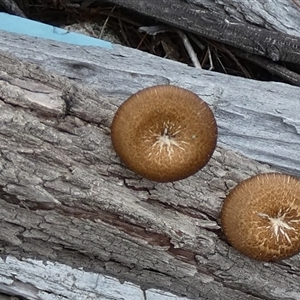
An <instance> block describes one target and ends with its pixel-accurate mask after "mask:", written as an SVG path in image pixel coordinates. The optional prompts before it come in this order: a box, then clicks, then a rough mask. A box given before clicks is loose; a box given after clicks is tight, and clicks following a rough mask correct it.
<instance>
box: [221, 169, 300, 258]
mask: <svg viewBox="0 0 300 300" xmlns="http://www.w3.org/2000/svg"><path fill="white" fill-rule="evenodd" d="M221 225H222V230H223V232H224V234H225V236H226V238H227V240H228V241H229V243H230V244H231V245H232V246H233V247H235V248H236V249H237V250H238V251H240V252H241V253H243V254H245V255H247V256H249V257H251V258H254V259H257V260H263V261H275V260H279V259H284V258H287V257H290V256H292V255H295V254H297V253H298V252H300V180H299V179H298V178H295V177H292V176H289V175H285V174H279V173H267V174H260V175H256V176H253V177H251V178H249V179H247V180H244V181H242V182H241V183H239V184H238V185H237V186H236V187H235V188H234V189H233V190H232V191H231V192H230V193H229V194H228V196H227V197H226V199H225V201H224V203H223V207H222V211H221Z"/></svg>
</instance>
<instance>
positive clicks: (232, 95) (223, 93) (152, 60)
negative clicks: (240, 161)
mask: <svg viewBox="0 0 300 300" xmlns="http://www.w3.org/2000/svg"><path fill="white" fill-rule="evenodd" d="M34 41H36V40H35V39H32V38H29V37H26V39H25V38H23V39H21V40H20V39H18V36H17V35H13V34H7V33H4V32H1V31H0V49H2V50H4V51H7V52H13V53H14V54H15V55H17V56H18V57H20V58H25V59H26V60H28V61H31V62H38V64H39V65H40V66H43V67H44V68H46V69H47V70H50V71H55V72H56V73H57V74H60V75H66V76H68V77H70V78H72V79H74V80H76V81H77V82H81V83H83V84H85V85H90V86H92V87H93V88H94V89H95V90H97V91H99V92H102V93H103V92H105V93H106V94H107V95H112V96H113V97H114V98H115V99H117V104H116V105H119V104H120V103H121V102H122V101H124V99H126V98H127V97H128V96H129V95H130V94H132V93H134V92H136V91H137V90H139V89H142V88H144V87H146V86H150V85H155V84H177V85H180V86H182V87H185V88H187V89H190V90H192V91H194V92H195V93H197V94H198V95H200V96H201V97H202V98H203V99H204V100H205V101H207V102H208V103H209V104H211V105H212V107H213V109H214V111H215V115H216V117H217V122H218V125H219V143H220V145H224V146H226V148H229V149H231V150H234V151H238V152H241V153H242V154H244V155H246V156H247V157H250V158H252V159H256V160H258V161H261V162H266V163H269V164H270V165H272V166H274V167H276V168H279V169H281V170H284V171H287V172H289V173H291V174H294V175H298V176H300V164H299V161H300V152H299V147H300V139H299V133H300V119H299V115H298V112H299V111H300V93H299V87H293V86H290V85H287V84H282V83H274V82H259V81H255V80H248V79H243V78H237V77H233V76H227V75H223V74H218V73H215V72H208V71H204V70H202V71H200V70H196V69H194V68H190V67H187V66H185V65H183V64H180V63H177V62H174V61H168V60H165V59H161V58H158V57H154V56H152V55H149V54H146V53H143V52H140V51H136V50H133V49H129V48H126V47H121V46H118V45H113V46H112V49H102V48H97V49H96V48H89V47H86V48H84V47H75V46H74V47H72V46H67V48H66V47H65V46H63V45H61V44H59V43H55V42H54V41H50V42H49V41H46V40H45V41H44V40H38V42H37V41H36V42H34ZM37 45H38V46H37ZM94 115H96V112H93V115H92V116H91V115H90V116H89V117H90V118H93V120H97V121H99V120H98V118H97V116H94ZM111 115H112V113H110V116H111ZM106 124H108V122H106Z"/></svg>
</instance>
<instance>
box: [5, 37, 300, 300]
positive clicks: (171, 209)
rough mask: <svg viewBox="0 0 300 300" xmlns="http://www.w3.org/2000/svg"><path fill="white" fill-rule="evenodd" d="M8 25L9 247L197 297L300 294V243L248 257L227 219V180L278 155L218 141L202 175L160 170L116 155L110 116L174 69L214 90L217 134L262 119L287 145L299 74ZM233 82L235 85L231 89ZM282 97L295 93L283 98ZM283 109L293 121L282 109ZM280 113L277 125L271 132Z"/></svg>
mask: <svg viewBox="0 0 300 300" xmlns="http://www.w3.org/2000/svg"><path fill="white" fill-rule="evenodd" d="M1 34H2V39H1V41H2V43H0V48H1V49H3V50H5V51H6V52H5V53H4V52H1V56H0V71H1V73H0V105H1V114H0V124H1V126H0V145H1V158H0V170H1V171H0V186H1V189H0V216H1V226H2V230H1V232H0V241H1V252H2V255H3V256H4V255H7V254H10V255H14V256H15V257H18V258H21V257H28V256H29V257H36V258H42V259H47V260H52V261H58V262H62V263H65V264H68V265H71V266H74V267H83V268H85V269H86V270H93V271H94V272H99V273H103V274H111V275H114V276H116V277H118V278H119V279H123V280H125V279H126V280H129V281H132V282H135V283H138V284H140V285H141V286H142V287H144V288H149V287H157V288H161V289H164V290H169V291H172V292H173V293H177V294H179V295H186V296H188V297H190V298H193V299H274V298H275V299H276V298H280V299H299V268H300V260H299V256H295V257H293V258H291V259H288V260H285V261H283V262H277V263H261V262H255V261H252V260H250V259H248V258H247V257H244V256H242V255H240V254H239V253H237V252H236V251H235V250H234V249H233V248H232V247H230V246H229V245H228V244H227V243H226V241H225V240H224V238H223V235H222V232H221V230H220V227H219V222H218V217H219V212H220V208H221V205H222V201H223V199H224V197H225V195H226V192H227V191H228V190H229V189H230V188H232V187H233V186H234V185H235V184H236V183H238V182H240V181H241V180H242V179H245V178H247V177H249V176H251V175H254V174H257V173H260V172H269V171H271V170H272V169H271V168H270V167H268V166H267V165H262V164H260V163H258V162H254V161H251V160H249V159H247V158H245V157H243V156H241V155H239V154H235V153H233V152H231V151H230V150H226V149H224V148H220V147H218V149H217V150H216V151H215V153H214V155H213V158H212V159H211V161H210V162H209V164H208V165H207V166H206V167H205V168H204V169H203V170H201V171H200V172H198V173H197V174H195V175H194V176H191V177H189V178H187V179H186V180H182V181H179V182H174V183H167V184H156V183H153V182H150V181H147V180H145V179H142V178H140V177H138V176H137V175H135V174H133V173H132V172H130V171H129V170H127V169H126V167H124V166H123V165H122V164H121V163H120V161H119V159H118V157H117V156H116V155H115V153H114V151H113V149H112V147H111V142H110V135H109V126H110V123H111V120H112V116H113V114H114V112H115V111H116V109H117V107H118V106H119V105H120V103H121V102H122V101H124V100H125V99H126V97H127V96H128V94H130V93H131V92H133V91H136V90H138V89H140V88H142V87H145V86H149V85H153V84H158V83H176V84H178V85H181V86H183V87H186V88H191V89H192V90H194V91H196V92H198V94H200V95H201V96H202V97H203V98H204V99H205V100H207V101H208V102H210V103H211V104H212V106H213V109H214V110H215V112H216V116H217V121H218V124H219V126H220V138H222V137H223V138H224V137H225V138H226V136H227V137H229V136H231V135H236V136H238V137H240V135H238V134H236V133H234V132H235V131H234V130H232V132H231V126H232V122H237V124H238V123H240V124H243V127H242V128H240V129H241V130H242V131H243V132H245V134H247V132H249V131H250V132H251V130H254V132H255V131H256V133H257V134H258V132H257V130H258V129H257V128H258V127H257V126H264V127H263V128H264V129H265V134H266V135H267V136H269V137H270V141H271V140H272V141H273V142H275V143H276V144H277V147H276V150H275V151H276V152H278V153H280V151H282V149H283V148H284V147H286V145H281V144H280V142H278V137H280V138H282V139H286V140H287V142H289V143H290V145H292V144H293V143H295V138H296V137H298V138H299V133H298V132H299V131H297V128H298V129H299V127H298V126H299V119H298V113H297V108H298V107H299V104H298V102H296V101H294V100H293V101H292V100H289V99H290V97H291V96H292V97H294V98H296V97H298V96H297V95H298V93H299V88H294V87H290V86H287V85H284V84H275V83H256V82H253V81H246V80H244V79H239V78H233V77H232V78H228V77H227V76H224V75H220V74H212V73H209V72H204V71H201V70H195V69H192V68H188V67H186V66H183V65H181V64H178V63H174V62H169V61H165V60H163V59H159V58H154V57H152V56H150V55H147V54H144V53H140V52H138V51H134V50H130V49H126V48H122V47H113V49H93V48H89V47H81V48H79V47H72V46H68V47H61V46H60V44H58V43H55V42H52V41H51V42H49V41H44V42H41V41H38V43H33V42H32V41H34V39H33V40H31V39H30V38H26V40H23V41H22V39H20V38H19V39H18V43H22V45H21V44H19V45H18V43H16V38H17V36H15V35H9V34H3V33H1ZM10 41H14V42H10ZM43 43H45V44H43ZM12 45H13V46H12ZM17 45H18V46H17ZM36 47H38V49H37V48H36ZM41 47H42V48H41ZM24 49H27V50H24ZM41 49H44V51H43V52H42V51H41ZM81 51H82V52H81ZM132 51H134V52H132ZM8 52H13V53H15V55H17V56H19V57H23V61H19V60H17V59H15V58H14V57H12V56H10V55H9V54H7V53H8ZM37 53H38V55H37ZM42 53H43V54H42ZM76 53H77V54H76ZM51 55H52V56H51ZM70 57H71V58H70ZM25 58H26V60H27V61H32V62H34V61H35V62H36V63H37V64H39V65H40V66H43V67H42V68H41V67H39V66H37V65H36V64H32V63H27V62H25V61H24V60H25ZM142 59H143V61H141V60H142ZM114 63H117V65H114ZM145 66H147V67H145ZM44 69H46V70H44ZM171 70H173V71H171ZM58 74H60V75H65V76H64V77H61V76H60V75H58ZM157 74H159V75H157ZM168 74H169V75H168ZM66 76H67V77H69V78H70V79H68V78H67V77H66ZM76 81H77V83H76ZM208 81H210V82H211V83H212V85H210V86H209V85H207V86H206V83H207V82H208ZM78 82H82V83H84V84H82V83H78ZM230 85H233V86H235V87H239V88H237V90H236V91H234V92H232V91H231V92H230V91H229V90H230V88H228V87H229V86H230ZM221 86H223V87H226V88H223V89H221V88H220V87H221ZM253 87H256V88H257V89H258V90H259V91H254V90H253ZM250 91H251V92H250ZM244 93H246V96H241V95H242V94H244ZM278 93H279V94H278ZM247 94H248V95H247ZM261 94H263V95H265V96H266V101H264V102H261V100H260V95H261ZM273 94H276V95H274V97H273V99H272V98H271V96H272V95H273ZM250 95H251V97H250ZM231 98H232V99H234V98H236V101H237V102H236V103H234V102H233V105H236V109H233V108H232V107H231V106H230V101H229V100H231ZM267 99H269V100H267ZM250 100H251V101H250ZM243 101H244V104H242V103H243ZM281 101H283V102H284V101H290V104H291V105H294V107H290V108H287V109H286V110H284V109H283V108H280V103H281ZM274 103H275V104H274ZM293 103H294V104H293ZM295 103H296V104H295ZM272 105H273V106H272ZM275 106H276V107H275ZM277 110H278V111H279V112H278V111H277ZM259 114H263V116H264V117H265V118H264V119H262V120H260V118H259V117H258V116H259ZM277 114H280V117H277ZM228 115H229V117H228ZM240 116H243V117H242V119H239V117H240ZM246 116H247V117H246ZM255 116H256V117H257V119H256V118H255ZM287 116H289V118H288V117H287ZM286 119H288V120H287V121H286V122H288V123H289V124H293V125H290V126H292V127H289V126H286V123H285V122H282V120H286ZM269 120H270V122H273V123H270V124H269V123H268V122H269ZM275 125H276V126H277V127H276V137H275V134H274V136H272V135H270V130H271V129H270V128H273V129H274V126H275ZM269 126H270V127H269ZM224 128H225V130H224ZM289 128H293V130H291V131H290V130H289ZM271 133H272V131H271ZM253 138H254V139H255V138H256V136H254V135H253ZM233 141H234V139H233ZM228 143H229V144H231V142H230V141H228ZM297 143H298V142H297ZM231 146H232V147H235V145H234V143H233V144H231ZM256 146H257V144H256ZM244 147H245V148H247V145H244ZM245 148H244V149H245ZM248 151H249V152H251V150H249V149H248ZM262 153H263V151H262ZM282 153H284V152H282ZM295 153H296V154H295V155H299V154H298V152H296V151H295ZM254 155H257V153H256V152H255V149H254ZM287 156H289V155H287ZM287 156H285V158H286V159H287V161H288V157H287ZM266 157H268V158H270V157H271V158H272V155H269V154H268V155H266ZM259 158H260V160H261V161H264V159H263V155H262V156H259ZM271 158H270V159H271ZM298 158H299V156H298ZM298 158H297V156H294V157H293V158H292V159H294V160H295V159H298ZM284 165H285V164H283V166H284ZM287 168H288V167H287ZM297 168H298V167H297V166H294V167H290V168H289V170H290V171H291V172H292V171H293V172H294V173H297V172H298V171H299V169H297Z"/></svg>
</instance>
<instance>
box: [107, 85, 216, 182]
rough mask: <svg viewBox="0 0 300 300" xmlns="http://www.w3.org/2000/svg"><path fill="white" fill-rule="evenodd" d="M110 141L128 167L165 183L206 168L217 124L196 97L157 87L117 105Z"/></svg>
mask: <svg viewBox="0 0 300 300" xmlns="http://www.w3.org/2000/svg"><path fill="white" fill-rule="evenodd" d="M111 138H112V144H113V147H114V149H115V151H116V152H117V154H118V155H119V156H120V158H121V160H122V161H123V162H124V163H125V164H126V165H127V166H128V168H129V169H131V170H132V171H134V172H136V173H137V174H139V175H141V176H143V177H145V178H147V179H150V180H154V181H157V182H168V181H176V180H180V179H183V178H186V177H188V176H190V175H192V174H194V173H195V172H197V171H198V170H199V169H201V168H202V167H203V166H205V165H206V163H207V162H208V161H209V159H210V157H211V155H212V153H213V151H214V149H215V147H216V141H217V126H216V121H215V118H214V115H213V113H212V111H211V109H210V108H209V106H208V105H207V104H206V103H205V102H204V101H203V100H202V99H200V98H199V97H198V96H197V95H196V94H195V93H193V92H191V91H189V90H186V89H183V88H179V87H176V86H171V85H165V86H164V85H161V86H153V87H150V88H146V89H144V90H141V91H139V92H137V93H136V94H134V95H132V96H130V97H129V98H128V99H127V100H126V101H125V102H124V103H123V104H122V105H121V106H120V108H119V109H118V111H117V112H116V114H115V117H114V119H113V122H112V126H111Z"/></svg>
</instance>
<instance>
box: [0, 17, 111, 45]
mask: <svg viewBox="0 0 300 300" xmlns="http://www.w3.org/2000/svg"><path fill="white" fill-rule="evenodd" d="M0 30H4V31H9V32H14V33H19V34H25V35H29V36H34V37H39V38H44V39H50V40H55V41H59V42H64V43H68V44H74V45H82V46H98V47H103V48H109V49H110V48H112V44H111V43H110V42H106V41H103V40H100V39H96V38H93V37H89V36H87V35H83V34H80V33H75V32H70V31H67V30H64V29H61V28H58V27H55V26H51V25H47V24H43V23H40V22H37V21H32V20H29V19H25V18H21V17H17V16H13V15H9V14H6V13H1V12H0Z"/></svg>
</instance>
